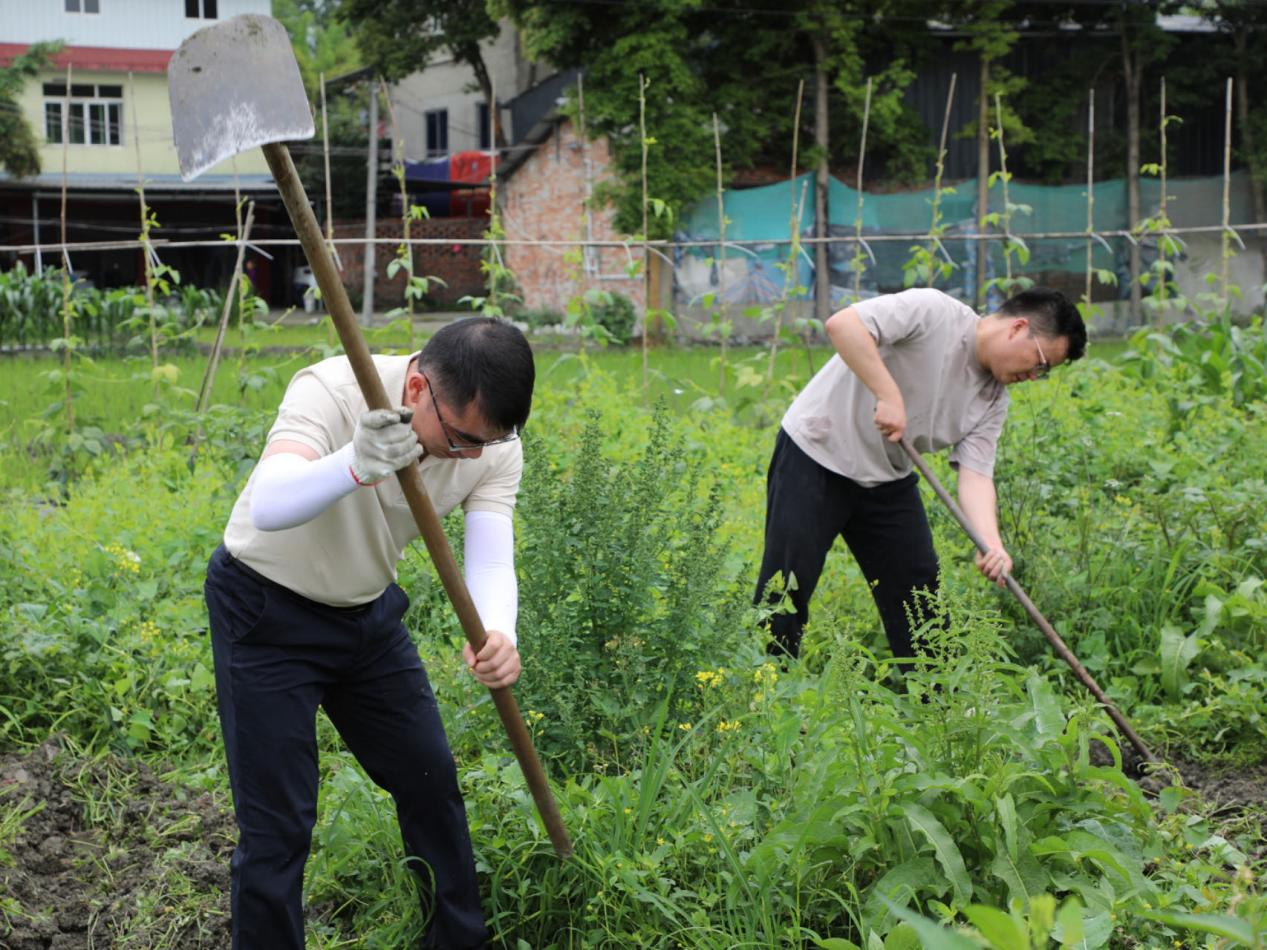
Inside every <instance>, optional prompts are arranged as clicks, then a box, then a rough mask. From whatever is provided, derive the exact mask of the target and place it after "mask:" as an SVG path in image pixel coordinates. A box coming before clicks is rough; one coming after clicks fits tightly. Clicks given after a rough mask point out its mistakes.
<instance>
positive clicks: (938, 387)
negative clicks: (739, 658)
mask: <svg viewBox="0 0 1267 950" xmlns="http://www.w3.org/2000/svg"><path fill="white" fill-rule="evenodd" d="M826 326H827V335H828V337H829V338H830V339H831V342H832V345H833V346H834V347H835V349H836V352H837V354H839V356H840V359H832V360H829V361H828V362H827V365H826V366H824V367H823V368H822V369H821V370H819V372H818V373H817V374H816V375H815V376H814V378H813V379H812V380H810V382H809V384H808V385H806V387H805V389H803V390H802V391H801V393H800V395H798V396H797V397H796V399H795V400H794V401H793V403H792V405H791V407H790V408H789V409H788V411H787V414H786V415H785V416H784V417H783V423H782V428H781V429H780V431H779V434H778V438H777V439H776V442H775V448H774V455H773V458H772V459H771V461H770V469H769V473H768V476H767V485H766V521H765V554H764V556H763V558H762V562H761V571H760V575H759V578H758V581H757V593H756V602H757V603H758V604H760V603H764V602H767V599H769V600H770V601H777V599H778V598H777V597H776V596H774V595H773V594H770V593H767V587H768V585H769V583H770V581H771V579H772V578H774V576H775V575H776V574H781V575H782V576H783V578H784V581H785V582H788V581H789V579H790V580H792V581H794V583H787V587H788V596H789V599H790V601H791V605H792V607H793V608H794V612H793V613H779V614H775V615H774V616H773V617H772V618H771V621H770V629H771V633H772V635H773V637H774V642H773V643H772V645H771V648H772V652H778V653H783V654H787V655H790V656H793V657H795V656H797V655H798V654H799V651H800V644H801V634H802V630H803V628H804V626H805V623H806V621H807V620H808V618H809V601H810V597H812V596H813V593H814V588H815V587H816V586H817V584H818V578H819V575H820V574H821V573H822V569H823V562H824V560H825V559H826V556H827V552H828V551H829V550H830V549H831V546H832V543H833V542H834V541H835V539H836V537H837V535H839V536H841V537H843V538H844V540H845V543H846V544H847V545H848V546H849V549H850V551H851V552H852V553H853V555H854V557H855V558H856V559H857V561H858V565H859V567H861V568H862V573H863V575H864V576H865V577H866V579H867V581H868V583H869V584H870V585H871V593H872V596H873V598H874V599H875V603H876V606H877V607H878V608H879V611H880V619H881V621H882V622H883V624H884V630H885V633H886V635H887V637H888V641H889V646H890V647H891V649H892V650H893V655H894V656H895V657H898V658H900V659H904V660H905V659H909V658H911V657H913V656H914V655H915V654H916V653H917V652H918V644H915V643H913V642H912V629H911V619H910V617H911V616H914V618H915V620H916V621H917V623H918V622H919V621H920V620H921V619H922V617H921V614H922V610H921V604H920V602H919V599H918V598H916V596H915V592H916V591H920V590H928V591H930V592H931V591H934V590H935V589H936V587H937V574H938V569H937V554H936V551H934V549H933V537H932V533H931V531H930V530H929V526H928V519H927V517H926V515H925V513H924V506H923V504H922V502H921V501H920V497H919V488H918V484H917V482H918V476H917V475H916V474H915V473H914V472H913V471H912V462H911V459H910V458H909V457H908V456H907V455H906V453H905V452H904V451H903V450H902V448H901V446H899V445H898V444H897V443H898V442H899V441H900V440H901V438H902V436H903V435H906V436H907V437H908V438H909V439H910V441H911V442H912V443H913V444H914V446H915V448H916V449H918V450H921V451H924V452H928V451H936V450H939V449H942V448H946V447H948V446H950V447H953V448H952V450H951V454H950V462H951V465H953V466H954V467H955V468H956V469H958V472H959V503H960V506H961V507H962V508H963V510H964V512H965V513H966V515H967V517H968V519H969V521H970V522H971V523H972V525H973V527H974V528H975V529H976V530H977V532H978V534H980V535H981V537H982V538H983V539H984V541H985V544H986V546H987V547H988V548H989V550H988V552H987V553H985V554H981V553H978V554H977V556H976V564H977V568H978V569H979V570H980V571H981V573H982V574H983V575H985V576H986V577H988V578H989V579H990V580H992V581H995V582H997V583H1000V584H1001V583H1002V578H1003V575H1004V574H1006V573H1009V572H1010V571H1011V570H1012V559H1011V557H1010V556H1009V555H1008V553H1007V550H1006V549H1005V548H1004V547H1003V541H1002V539H1001V538H1000V537H999V525H998V511H997V502H996V496H995V490H994V459H995V447H996V445H997V443H998V438H999V434H1000V432H1002V430H1003V421H1004V419H1005V418H1006V416H1007V406H1008V392H1007V387H1008V386H1010V385H1012V384H1013V383H1018V382H1023V381H1025V380H1033V379H1042V378H1044V377H1045V376H1046V375H1047V374H1048V372H1049V371H1050V370H1051V368H1052V367H1053V366H1058V365H1060V364H1061V363H1067V362H1072V361H1073V360H1076V359H1078V358H1080V357H1081V356H1082V354H1083V352H1084V350H1085V349H1086V340H1087V335H1086V327H1085V326H1084V325H1083V322H1082V317H1081V316H1080V315H1079V313H1078V310H1077V308H1076V307H1074V306H1073V304H1071V303H1070V302H1069V300H1068V299H1067V298H1066V297H1065V296H1064V295H1063V294H1061V293H1059V292H1058V291H1055V290H1048V289H1045V288H1034V289H1031V290H1026V291H1022V292H1021V293H1018V294H1016V295H1015V296H1013V297H1011V298H1009V299H1008V300H1007V301H1005V302H1004V303H1003V305H1002V306H1001V307H999V309H998V311H997V312H995V313H993V314H990V315H989V316H986V317H978V316H977V314H976V313H975V312H974V311H973V310H972V309H971V308H970V307H968V306H966V305H964V304H962V303H959V302H958V301H956V300H955V299H953V298H952V297H949V296H947V295H946V294H944V293H942V292H941V291H939V290H933V289H912V290H906V291H903V292H902V293H899V294H890V295H886V296H881V297H875V298H872V299H871V300H865V301H861V302H859V303H856V304H854V305H853V306H851V307H846V308H845V309H844V310H841V311H839V312H838V313H836V314H834V315H833V316H832V317H831V318H829V319H828V321H827V324H826ZM908 610H909V611H910V614H908Z"/></svg>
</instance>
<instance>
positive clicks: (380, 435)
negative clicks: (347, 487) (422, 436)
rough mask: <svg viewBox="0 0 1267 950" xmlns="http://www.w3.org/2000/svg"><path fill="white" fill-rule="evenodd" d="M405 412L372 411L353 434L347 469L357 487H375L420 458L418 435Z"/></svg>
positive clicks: (408, 412) (390, 410)
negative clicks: (349, 462)
mask: <svg viewBox="0 0 1267 950" xmlns="http://www.w3.org/2000/svg"><path fill="white" fill-rule="evenodd" d="M412 418H413V413H412V412H410V411H409V410H408V409H371V410H369V411H368V412H366V413H364V414H363V415H362V416H361V418H360V421H359V422H357V424H356V431H355V432H354V433H352V462H351V464H350V465H349V466H348V468H349V470H350V471H351V472H352V477H353V478H354V479H356V483H357V484H358V485H376V484H378V483H379V482H381V481H382V480H383V479H385V478H387V477H388V476H390V475H391V474H392V473H393V472H397V471H399V470H400V469H402V468H404V467H405V466H406V465H408V464H409V463H410V462H415V461H417V460H418V459H419V458H421V457H422V453H423V448H422V444H421V443H420V442H419V441H418V434H417V433H416V432H414V430H413V427H412V426H410V425H409V420H410V419H412Z"/></svg>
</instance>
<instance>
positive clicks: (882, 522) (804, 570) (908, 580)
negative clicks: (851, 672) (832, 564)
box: [754, 429, 937, 658]
mask: <svg viewBox="0 0 1267 950" xmlns="http://www.w3.org/2000/svg"><path fill="white" fill-rule="evenodd" d="M837 535H839V536H840V537H842V538H844V539H845V543H846V544H847V545H848V546H849V550H850V551H851V552H853V556H854V558H856V559H857V561H858V566H859V567H861V568H862V573H863V575H864V576H865V577H866V579H867V581H868V583H869V584H870V585H871V596H872V597H873V598H874V599H875V604H876V607H877V608H879V611H880V620H881V621H882V622H883V624H884V632H885V634H886V635H887V636H888V640H889V647H890V648H891V649H892V650H893V655H894V656H896V657H901V658H907V657H912V656H914V655H915V653H916V646H915V645H914V644H913V643H912V639H911V623H910V620H909V619H908V616H907V609H908V607H909V608H910V610H911V611H912V613H913V614H914V616H915V618H916V619H917V620H919V619H920V618H921V616H922V613H923V612H922V609H921V608H922V607H923V606H924V605H923V602H922V599H921V598H917V597H915V596H914V592H915V591H917V590H922V589H927V590H929V591H936V589H937V552H936V551H935V550H934V549H933V535H932V531H931V530H930V529H929V527H928V516H927V515H926V514H925V512H924V504H923V502H922V501H921V500H920V497H919V477H918V476H917V475H916V474H915V473H914V472H912V473H911V474H910V475H908V476H906V477H905V478H900V479H898V480H896V481H892V482H887V483H885V484H883V485H877V486H876V487H874V488H864V487H863V486H862V485H859V484H858V483H857V482H855V481H853V480H851V479H848V478H845V477H844V476H843V475H838V474H836V473H835V472H833V471H830V470H828V469H826V468H823V466H821V465H819V464H818V463H817V462H815V461H814V460H813V459H811V458H810V457H809V456H808V455H806V454H805V453H804V452H802V451H801V450H800V449H799V448H798V447H797V445H796V443H795V442H793V441H792V439H791V438H790V437H789V436H788V434H787V433H786V432H784V431H783V430H782V429H780V430H779V435H778V438H777V439H776V440H775V444H774V455H773V457H772V458H771V459H770V469H769V473H768V474H767V476H766V513H765V554H764V556H763V557H762V559H761V573H760V575H759V577H758V579H757V593H756V598H755V601H754V602H755V603H756V604H758V605H760V604H761V603H763V602H764V601H765V599H766V585H767V584H769V583H770V579H771V578H772V577H774V575H775V574H777V573H780V572H781V573H782V574H783V577H784V580H785V581H786V579H787V578H788V576H789V575H794V576H795V578H796V590H794V591H791V592H790V593H789V595H788V596H789V597H790V599H791V602H792V605H793V607H795V612H794V613H779V614H775V615H774V616H773V617H772V618H771V621H770V632H771V633H772V634H773V636H774V640H775V644H774V647H775V649H776V650H778V651H781V652H783V653H787V654H789V655H791V656H797V655H798V654H799V653H800V648H801V634H802V631H803V629H804V627H805V624H806V622H807V621H808V620H809V601H810V598H811V597H813V596H814V588H816V587H817V586H818V578H819V576H820V575H821V574H822V572H823V562H824V561H825V560H826V558H827V552H828V551H830V550H831V546H832V544H833V542H834V541H835V540H836V536H837ZM772 599H773V600H774V601H775V602H777V597H776V598H772Z"/></svg>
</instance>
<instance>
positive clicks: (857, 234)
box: [853, 76, 871, 303]
mask: <svg viewBox="0 0 1267 950" xmlns="http://www.w3.org/2000/svg"><path fill="white" fill-rule="evenodd" d="M870 122H871V77H870V76H868V77H867V97H866V99H865V100H863V104H862V137H861V138H860V139H859V140H858V177H857V180H856V182H855V185H854V190H855V191H856V192H857V194H858V208H857V210H856V211H855V212H854V216H853V237H854V268H853V300H854V303H857V302H858V301H859V300H861V299H862V267H861V264H862V255H863V247H862V164H863V159H864V158H865V157H866V154H867V126H868V124H869V123H870Z"/></svg>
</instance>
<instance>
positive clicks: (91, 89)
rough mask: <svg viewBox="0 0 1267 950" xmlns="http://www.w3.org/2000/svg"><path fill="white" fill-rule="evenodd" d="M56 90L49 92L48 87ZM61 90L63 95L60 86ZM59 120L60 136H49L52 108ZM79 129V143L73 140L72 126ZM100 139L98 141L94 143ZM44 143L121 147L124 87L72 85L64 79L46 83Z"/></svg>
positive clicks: (86, 84) (116, 85) (58, 132)
mask: <svg viewBox="0 0 1267 950" xmlns="http://www.w3.org/2000/svg"><path fill="white" fill-rule="evenodd" d="M50 86H52V87H54V88H53V90H51V91H50V89H49V87H50ZM59 86H60V87H61V89H60V93H61V94H60V95H59V94H58V90H57V87H59ZM54 106H55V107H56V111H57V113H58V116H57V118H58V119H59V120H60V124H59V126H58V131H57V137H56V138H53V137H51V136H50V135H49V130H50V129H51V128H53V126H52V125H51V124H50V119H51V118H52V116H51V115H50V111H51V108H50V107H54ZM75 125H77V126H78V129H79V137H80V141H78V142H75V141H71V140H70V138H71V133H72V126H75ZM94 139H97V141H94ZM44 141H45V143H46V144H48V145H62V144H63V143H66V144H69V145H73V146H76V147H79V146H86V147H90V148H102V147H105V148H120V147H122V146H123V144H124V139H123V87H122V86H120V85H118V84H116V83H71V87H70V89H69V90H68V89H67V88H66V83H65V81H64V80H62V81H60V82H58V81H53V82H48V83H45V84H44Z"/></svg>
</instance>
